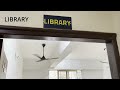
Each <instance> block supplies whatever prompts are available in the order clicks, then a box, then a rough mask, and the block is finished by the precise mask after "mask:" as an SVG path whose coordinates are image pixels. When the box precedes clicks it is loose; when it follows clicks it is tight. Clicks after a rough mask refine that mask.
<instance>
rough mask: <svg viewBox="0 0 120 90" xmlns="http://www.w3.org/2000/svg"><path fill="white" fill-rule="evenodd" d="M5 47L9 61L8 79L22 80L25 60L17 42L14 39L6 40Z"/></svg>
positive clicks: (4, 41)
mask: <svg viewBox="0 0 120 90" xmlns="http://www.w3.org/2000/svg"><path fill="white" fill-rule="evenodd" d="M3 45H4V51H5V54H6V58H7V60H8V67H7V73H6V79H21V78H22V68H23V66H22V65H23V63H22V62H23V59H22V56H21V54H20V50H19V49H20V48H19V47H18V45H17V41H16V40H14V39H4V40H3Z"/></svg>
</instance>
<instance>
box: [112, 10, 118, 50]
mask: <svg viewBox="0 0 120 90" xmlns="http://www.w3.org/2000/svg"><path fill="white" fill-rule="evenodd" d="M112 15H113V18H112V19H113V28H114V32H115V33H117V42H118V46H119V51H120V12H117V11H116V12H113V14H112Z"/></svg>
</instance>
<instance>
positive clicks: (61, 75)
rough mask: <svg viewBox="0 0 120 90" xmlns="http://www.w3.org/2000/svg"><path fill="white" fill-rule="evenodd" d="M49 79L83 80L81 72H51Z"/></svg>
mask: <svg viewBox="0 0 120 90" xmlns="http://www.w3.org/2000/svg"><path fill="white" fill-rule="evenodd" d="M49 79H82V75H81V71H80V70H50V71H49Z"/></svg>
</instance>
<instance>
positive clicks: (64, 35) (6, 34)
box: [0, 26, 120, 79]
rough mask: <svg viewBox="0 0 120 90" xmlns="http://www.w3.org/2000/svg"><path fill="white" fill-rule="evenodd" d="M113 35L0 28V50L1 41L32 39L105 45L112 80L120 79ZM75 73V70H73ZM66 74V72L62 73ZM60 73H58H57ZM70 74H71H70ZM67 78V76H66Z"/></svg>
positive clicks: (30, 28) (117, 54)
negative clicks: (5, 39)
mask: <svg viewBox="0 0 120 90" xmlns="http://www.w3.org/2000/svg"><path fill="white" fill-rule="evenodd" d="M116 37H117V35H116V34H115V33H100V32H87V31H75V30H71V31H70V30H59V29H45V28H32V27H16V26H0V38H1V40H0V43H1V44H0V49H1V50H2V41H3V40H2V39H4V38H7V39H32V40H47V41H74V42H75V41H76V42H90V43H105V44H106V50H107V54H108V60H109V65H110V71H111V77H112V79H119V78H120V75H119V73H120V57H119V51H118V46H117V41H116ZM73 71H74V72H75V70H73ZM64 72H66V71H64ZM59 73H60V71H59ZM68 73H69V71H67V74H66V75H69V74H68ZM71 73H72V72H71ZM67 77H68V76H67Z"/></svg>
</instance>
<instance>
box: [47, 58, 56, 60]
mask: <svg viewBox="0 0 120 90" xmlns="http://www.w3.org/2000/svg"><path fill="white" fill-rule="evenodd" d="M52 59H58V58H47V59H46V60H52Z"/></svg>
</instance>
